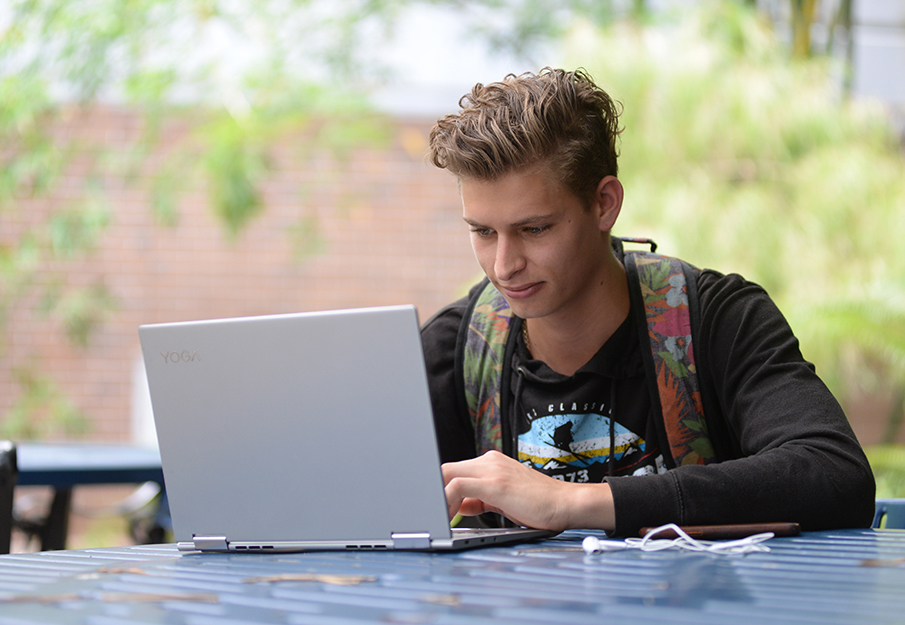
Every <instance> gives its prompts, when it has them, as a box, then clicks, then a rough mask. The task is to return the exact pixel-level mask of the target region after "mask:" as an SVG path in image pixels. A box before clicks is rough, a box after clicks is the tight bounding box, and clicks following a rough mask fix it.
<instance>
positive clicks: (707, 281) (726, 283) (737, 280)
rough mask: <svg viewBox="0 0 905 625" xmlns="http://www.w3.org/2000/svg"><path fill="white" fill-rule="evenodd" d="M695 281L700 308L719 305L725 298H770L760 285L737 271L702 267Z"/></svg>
mask: <svg viewBox="0 0 905 625" xmlns="http://www.w3.org/2000/svg"><path fill="white" fill-rule="evenodd" d="M696 282H697V291H698V298H699V300H700V302H701V308H702V309H704V308H707V307H710V306H716V305H719V304H720V303H723V302H726V301H727V300H734V301H745V300H754V299H758V300H760V299H766V300H769V299H770V298H769V295H767V292H766V291H765V290H764V288H763V287H762V286H760V285H759V284H757V283H755V282H751V281H750V280H748V279H746V278H745V277H743V276H741V275H739V274H737V273H721V272H719V271H716V270H715V269H702V270H701V272H700V273H699V274H698V278H697V281H696Z"/></svg>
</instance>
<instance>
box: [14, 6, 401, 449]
mask: <svg viewBox="0 0 905 625" xmlns="http://www.w3.org/2000/svg"><path fill="white" fill-rule="evenodd" d="M357 4H358V5H360V6H359V7H358V8H359V9H361V10H360V11H359V10H357V9H356V7H351V6H350V7H344V8H343V10H337V9H335V8H334V9H330V8H329V7H327V6H326V3H318V2H309V1H307V0H289V1H288V2H279V3H278V2H266V3H252V4H248V5H245V4H242V3H238V4H237V3H233V2H227V1H225V0H191V1H189V2H185V1H182V0H96V1H92V2H70V1H67V0H13V2H12V3H11V4H10V6H9V8H8V12H9V13H8V15H5V16H4V17H8V18H9V21H8V23H6V24H5V25H4V27H5V28H6V30H5V31H2V32H0V145H2V146H3V147H2V149H0V219H2V218H3V216H4V215H10V214H14V213H15V214H19V215H21V214H25V212H26V211H29V210H32V209H33V208H35V207H37V209H38V210H41V211H43V212H44V214H46V217H45V218H43V219H28V220H22V221H21V222H20V223H28V224H29V225H28V226H27V227H24V226H23V230H22V232H19V233H16V234H15V236H14V238H11V237H10V236H9V235H8V234H7V233H3V234H6V235H7V236H5V237H4V238H2V239H0V279H2V282H0V353H2V352H3V347H4V342H5V341H4V336H3V332H2V331H5V327H6V321H7V319H8V314H9V311H10V310H11V309H12V307H13V306H15V305H17V303H21V302H23V301H34V302H37V306H36V310H38V311H40V312H42V313H43V314H45V315H47V316H50V317H52V318H53V319H54V320H56V321H57V322H58V324H59V327H60V328H61V329H62V331H63V334H64V335H65V336H66V338H67V340H68V341H69V342H70V343H71V344H72V345H73V346H75V347H77V348H86V347H87V346H88V345H89V343H90V341H91V337H92V335H93V334H94V333H95V332H96V331H97V330H98V328H100V327H101V325H102V324H103V322H104V320H105V319H106V317H107V316H108V315H109V314H110V313H111V311H113V310H114V309H115V308H116V306H117V302H116V298H115V295H114V294H113V293H112V292H110V290H109V289H107V288H106V286H105V285H104V281H103V277H102V276H99V277H97V279H96V280H95V281H94V282H93V283H92V284H90V285H88V286H84V285H76V284H71V283H69V282H68V276H67V272H66V268H67V263H71V262H73V261H79V260H83V259H85V258H87V257H89V256H90V255H91V253H92V252H93V251H94V250H95V249H96V248H97V247H98V245H99V244H100V241H101V240H102V237H103V235H104V232H105V231H106V229H107V228H108V227H109V226H110V224H111V223H112V222H113V219H114V218H115V213H114V212H112V211H111V210H109V208H108V206H107V203H106V199H105V198H106V193H107V186H106V185H108V184H110V181H111V180H112V181H115V183H114V184H119V182H120V181H122V180H125V181H127V182H129V183H132V184H136V185H139V186H141V187H144V188H146V189H147V191H148V198H149V206H150V208H151V212H152V215H153V216H154V219H155V221H156V222H157V223H158V224H160V225H161V226H163V227H172V226H175V225H176V224H178V223H179V204H180V198H181V196H182V194H183V193H186V192H188V191H191V190H195V189H198V188H202V189H204V191H205V192H206V193H207V197H208V200H209V205H210V210H211V212H212V213H213V214H214V215H215V216H216V218H217V220H218V221H219V223H221V224H222V225H223V231H224V235H225V236H226V237H227V238H228V239H229V240H232V241H234V240H236V239H238V238H239V237H240V236H241V235H242V232H243V231H244V230H245V229H246V228H247V227H248V225H249V224H250V223H252V221H253V220H254V218H255V217H257V216H258V215H259V214H260V213H261V211H262V210H263V207H264V203H263V200H262V197H261V191H260V188H261V185H262V183H263V182H264V181H265V180H266V178H267V176H268V175H269V172H270V168H271V164H272V161H273V152H274V150H275V149H276V148H277V146H279V148H280V149H286V147H287V145H288V146H290V147H291V146H293V145H296V146H297V147H296V150H295V153H296V154H297V155H299V156H301V157H305V156H313V155H315V154H320V153H322V152H325V151H326V152H330V153H333V154H334V155H336V156H337V157H339V158H342V157H344V156H345V155H347V154H348V153H349V151H350V150H352V149H354V148H355V147H358V146H361V145H363V144H369V143H370V144H374V143H375V142H382V141H384V140H385V139H386V130H385V129H386V125H385V124H382V123H381V122H380V119H379V117H378V116H376V115H374V114H373V113H372V112H371V110H370V108H369V107H368V105H367V103H366V102H365V100H364V99H363V98H362V97H360V96H357V95H352V94H351V93H350V91H351V90H350V89H349V88H347V87H348V86H350V85H352V84H353V83H352V80H353V78H354V77H355V76H356V75H358V74H357V69H358V68H359V67H363V66H364V65H365V63H362V62H361V61H360V59H357V58H356V56H355V55H356V53H357V51H358V48H357V46H356V45H352V44H353V43H354V42H356V41H357V40H358V39H359V37H358V35H359V34H360V33H361V32H362V30H363V29H366V28H367V27H368V24H367V22H368V21H369V20H375V19H376V20H377V21H380V20H383V19H389V17H391V14H392V12H393V9H392V5H393V3H383V2H369V1H363V2H359V3H357ZM325 8H326V9H327V10H326V11H325ZM223 40H228V41H229V44H228V45H226V46H222V45H221V46H220V47H219V49H217V45H218V41H223ZM343 41H344V42H345V43H342V42H343ZM211 50H214V51H215V52H214V53H211ZM312 54H313V55H315V56H316V57H317V58H318V59H319V60H320V61H324V62H323V63H320V65H321V66H322V67H321V74H320V75H319V76H315V75H314V74H315V71H313V70H312V68H311V67H310V64H309V63H307V59H306V55H312ZM341 82H344V83H345V84H343V86H342V87H341V88H340V87H338V86H337V85H338V84H339V83H341ZM98 104H104V105H111V104H112V105H114V106H120V107H127V108H128V109H129V110H130V111H131V112H132V113H133V114H134V115H136V116H138V117H139V118H140V119H139V123H140V124H141V127H142V128H143V129H144V131H143V135H142V136H140V137H139V138H138V139H136V140H135V141H134V142H133V143H132V144H131V145H127V146H122V145H117V146H115V147H109V146H107V145H105V144H103V143H102V139H98V140H97V141H96V142H95V138H93V137H90V136H88V137H86V138H81V139H75V138H74V137H76V136H77V133H76V132H73V129H76V130H77V126H78V121H79V120H80V118H81V116H83V115H85V114H87V113H88V112H90V111H91V110H92V108H93V107H96V106H97V105H98ZM173 127H179V128H183V129H186V130H185V131H183V132H181V133H177V137H178V138H177V139H176V140H175V141H174V140H173V136H174V135H173V132H171V129H172V128H173ZM165 133H169V134H168V135H166V136H167V141H166V142H163V141H161V139H162V137H164V136H165ZM161 152H164V153H165V158H149V157H156V156H158V155H159V154H160V153H161ZM74 158H78V159H79V160H78V170H77V173H76V179H77V180H79V181H80V182H81V183H82V185H83V186H82V189H81V192H80V193H81V195H78V194H76V196H75V197H73V194H72V191H71V187H70V188H69V189H67V191H66V196H67V197H71V198H72V199H71V200H68V203H67V204H65V205H63V206H54V207H53V208H52V209H50V208H49V206H50V204H49V203H48V202H47V201H46V198H48V197H54V198H58V197H59V196H54V195H53V194H54V192H55V191H56V190H57V189H58V184H59V182H60V181H61V180H62V177H63V175H65V174H68V173H72V172H73V171H74V170H73V163H74ZM85 171H87V174H86V173H84V172H85ZM54 202H55V203H58V202H59V200H58V199H55V200H54ZM300 212H301V213H302V214H301V215H300V220H299V222H298V224H297V225H296V227H294V228H292V229H290V231H289V232H287V236H289V237H290V239H291V240H292V241H293V242H294V244H296V245H297V246H298V253H297V257H298V258H299V259H302V258H304V257H305V256H306V255H308V254H310V253H314V252H315V251H316V250H318V249H320V246H321V245H322V242H321V241H320V240H319V237H318V236H317V233H316V225H317V222H316V220H313V219H312V218H311V217H310V216H307V215H305V214H304V212H303V211H300ZM37 367H38V364H37V362H36V361H30V364H29V365H28V366H27V367H20V369H21V371H25V372H28V373H22V374H21V375H19V388H20V394H21V396H20V398H19V399H18V401H17V403H16V404H15V406H14V408H13V410H12V412H11V413H10V414H9V415H6V416H5V418H4V423H5V427H6V429H7V432H8V434H7V435H12V434H16V435H17V436H24V437H32V436H39V435H41V434H42V432H43V433H46V432H51V431H54V432H58V433H59V432H62V433H67V432H70V429H71V428H70V425H69V424H71V423H75V422H77V421H78V419H76V418H75V416H77V411H76V410H75V409H74V408H72V407H71V406H70V405H69V404H67V403H66V401H65V400H64V398H62V397H61V396H60V395H59V392H58V391H57V389H56V388H55V387H54V386H53V383H52V382H51V381H49V380H44V379H42V378H40V377H39V376H37V375H34V374H32V373H30V372H31V371H33V370H36V368H37ZM29 415H33V416H34V417H35V419H37V420H36V421H35V423H36V424H37V423H38V422H41V423H43V425H41V426H38V425H34V428H38V429H33V428H32V426H31V425H29V423H30V421H29V418H30V417H29ZM54 423H55V424H56V425H52V424H54ZM55 427H56V428H57V430H54V428H55Z"/></svg>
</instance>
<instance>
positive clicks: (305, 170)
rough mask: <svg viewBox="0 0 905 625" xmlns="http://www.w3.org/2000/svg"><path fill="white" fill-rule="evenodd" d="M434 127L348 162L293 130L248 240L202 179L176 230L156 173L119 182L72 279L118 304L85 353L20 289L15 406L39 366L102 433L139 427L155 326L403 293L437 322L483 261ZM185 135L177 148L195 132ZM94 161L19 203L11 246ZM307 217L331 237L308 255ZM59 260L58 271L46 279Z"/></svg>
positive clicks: (415, 129) (2, 388)
mask: <svg viewBox="0 0 905 625" xmlns="http://www.w3.org/2000/svg"><path fill="white" fill-rule="evenodd" d="M430 125H431V122H430V121H419V120H407V121H399V122H393V124H392V129H391V135H392V136H393V137H394V139H393V141H392V142H391V143H390V144H389V145H388V146H387V147H386V148H385V149H381V150H379V151H378V150H364V151H360V152H357V153H355V154H353V155H351V157H350V158H349V159H348V161H346V162H342V161H339V160H337V159H334V158H331V157H329V156H327V155H319V156H314V157H310V158H305V157H302V156H300V154H299V151H298V150H295V149H294V147H295V146H293V145H292V141H288V142H287V145H286V146H284V147H283V148H282V149H281V150H280V151H279V152H278V153H276V154H275V155H274V157H275V158H274V160H273V162H272V170H271V172H270V174H269V175H268V177H267V179H266V181H265V183H264V185H263V189H262V190H263V197H264V200H265V203H266V210H265V211H264V212H263V213H262V214H261V215H260V216H259V217H258V218H256V219H254V220H253V221H252V222H251V223H250V225H249V226H248V227H247V228H246V230H244V231H243V232H242V234H241V235H240V236H239V237H238V239H237V240H235V241H231V240H230V239H229V238H228V237H227V236H225V235H224V229H223V228H222V226H221V224H220V223H219V222H218V221H217V219H216V218H215V217H214V216H213V215H212V214H211V212H210V210H209V208H208V202H207V197H206V195H205V193H204V189H203V188H198V189H195V190H189V191H188V192H187V193H186V194H184V195H183V196H182V197H181V199H180V201H179V206H178V208H179V213H180V218H179V221H178V225H176V226H175V227H163V226H160V225H157V223H156V222H155V220H154V218H153V216H152V211H151V209H150V204H149V194H148V192H147V187H148V186H149V185H148V181H147V180H142V179H141V178H140V177H139V179H138V180H131V181H130V180H127V179H126V178H124V177H123V178H116V177H110V176H107V177H106V178H104V180H103V185H104V187H105V188H106V189H107V198H108V201H109V207H110V211H111V217H112V220H111V222H110V224H109V226H108V227H107V229H106V231H105V234H104V236H103V239H102V241H101V243H100V245H99V247H98V249H97V250H96V252H95V253H93V254H92V255H90V256H89V257H87V258H85V259H84V260H80V261H76V262H71V263H69V264H67V265H65V269H66V273H65V275H66V279H67V281H68V283H69V284H70V285H74V286H75V285H83V286H84V285H91V284H95V283H99V282H100V283H103V284H104V285H106V287H107V289H108V290H109V291H110V293H111V294H112V295H113V297H114V298H115V302H116V310H115V311H114V312H113V313H112V314H111V315H110V317H109V318H108V319H107V321H106V322H105V323H104V324H103V327H102V328H101V329H100V331H99V332H98V333H97V334H96V336H94V337H93V339H92V340H91V342H90V344H89V346H88V347H87V348H86V349H82V348H78V347H74V346H72V345H70V344H68V343H67V341H66V340H65V336H64V332H63V330H62V328H61V327H59V326H58V322H57V321H55V320H54V319H51V318H46V317H42V316H41V315H39V314H36V312H35V311H36V309H37V307H38V301H37V295H36V294H34V293H33V294H32V295H30V296H29V297H28V298H26V299H24V300H22V301H20V302H19V304H18V305H17V306H16V307H14V308H13V310H12V311H11V314H10V317H9V319H8V322H7V326H6V345H5V351H4V352H3V353H2V354H0V415H2V414H5V413H6V412H7V410H8V409H9V407H10V406H11V404H12V402H13V401H14V400H15V398H16V397H17V396H18V394H19V388H18V386H17V384H16V382H15V379H14V377H15V376H14V374H13V371H14V370H15V369H16V368H17V367H21V366H23V365H25V364H28V363H31V362H34V363H35V364H36V365H37V366H38V367H39V369H40V371H41V372H42V374H43V375H46V376H49V377H51V378H52V379H53V380H55V382H56V384H57V386H58V388H59V390H60V391H61V393H62V394H64V395H66V396H68V397H70V398H71V399H72V400H73V402H74V403H75V404H76V406H77V407H78V408H79V409H81V410H82V411H84V412H85V413H86V414H88V415H90V417H91V426H92V427H91V431H90V433H89V436H90V437H91V438H95V439H100V440H129V439H130V438H133V429H134V426H133V424H132V420H133V417H132V415H133V412H135V411H136V410H138V411H139V412H141V408H140V407H138V408H136V406H135V403H136V399H135V398H136V397H139V398H140V397H141V392H140V391H141V390H142V389H140V388H139V389H138V391H139V392H136V388H135V387H136V384H137V383H139V384H140V383H141V382H143V381H142V379H141V376H140V375H136V371H135V369H136V363H137V362H138V361H139V357H140V347H139V343H138V335H137V328H138V326H139V325H140V324H143V323H158V322H166V321H181V320H192V319H203V318H215V317H232V316H244V315H261V314H272V313H287V312H296V311H307V310H323V309H333V308H349V307H359V306H376V305H390V304H404V303H411V304H415V305H416V306H417V307H418V310H419V314H420V316H421V318H422V320H426V319H427V318H428V317H429V316H430V315H432V314H433V313H434V312H435V311H437V310H438V309H439V308H440V307H441V306H442V305H444V304H445V303H448V302H450V301H452V300H453V299H455V298H456V297H457V296H458V295H459V294H461V293H462V292H463V289H465V288H467V286H468V284H469V283H470V282H472V281H473V280H474V278H475V277H476V276H478V274H479V272H480V268H479V267H478V265H477V263H476V262H475V260H474V257H473V255H472V252H471V248H470V244H469V241H468V236H467V228H466V226H465V225H464V223H463V222H462V220H461V207H460V205H459V198H458V190H457V187H456V183H455V180H454V179H453V178H452V177H451V176H450V175H449V174H447V173H446V172H442V171H439V170H437V169H436V168H434V167H433V166H431V165H429V164H427V163H425V161H424V158H423V155H424V151H425V147H426V140H427V133H428V131H429V129H430ZM62 131H63V132H65V133H79V134H81V135H83V136H86V137H87V136H93V137H101V138H103V143H104V144H105V146H106V147H107V148H108V149H114V150H115V149H118V148H121V149H122V150H125V149H127V148H128V147H129V146H130V145H132V144H133V142H134V141H135V140H136V139H137V137H138V136H139V133H140V128H139V127H138V125H137V120H136V118H135V117H134V116H131V115H129V114H127V113H125V112H122V111H118V110H115V109H106V110H98V111H95V112H94V113H93V114H91V115H89V116H87V117H84V118H81V117H80V118H79V119H77V120H73V121H72V124H71V125H70V126H69V127H67V128H64V129H62ZM171 132H172V133H174V136H172V137H169V138H168V139H167V140H165V141H164V144H165V145H166V144H167V142H168V141H175V140H178V139H179V136H178V135H179V133H180V132H184V130H180V129H178V128H177V129H173V130H172V131H171ZM114 153H115V152H114ZM159 158H166V153H165V149H164V150H163V153H162V154H161V155H159ZM85 167H87V165H84V164H83V165H81V166H80V165H79V164H78V163H76V165H75V166H74V168H73V169H72V170H71V171H69V172H68V174H67V176H66V177H65V178H64V180H63V183H62V185H61V187H60V189H59V191H58V192H57V193H55V194H54V195H53V197H51V198H49V199H44V200H40V201H33V202H31V203H28V204H24V205H23V206H22V208H21V210H19V211H18V212H17V213H15V214H8V213H7V214H4V215H3V216H2V219H3V228H2V232H0V245H2V244H4V243H5V244H10V243H11V242H12V241H13V240H14V239H15V237H17V236H18V235H19V234H21V232H23V231H24V229H25V228H26V227H27V226H28V225H29V224H34V223H38V222H40V221H41V220H42V219H43V218H44V217H46V215H48V214H49V213H50V212H51V211H55V210H59V209H60V208H61V207H64V206H65V205H66V202H67V198H77V197H80V196H81V195H82V194H84V193H85V190H86V189H85V187H86V185H87V184H89V183H88V182H87V181H86V178H85V177H84V176H83V174H84V173H85V171H81V169H84V168H85ZM303 217H304V218H308V219H309V220H311V219H313V220H314V221H315V222H316V224H317V227H318V234H319V237H320V239H321V243H320V245H319V250H320V251H318V252H317V253H315V254H313V255H310V256H308V257H306V258H303V259H299V258H298V255H297V254H296V251H295V249H294V247H293V244H292V242H291V238H290V235H289V234H288V232H289V231H291V227H292V226H293V224H296V223H297V222H298V221H299V219H300V218H303ZM60 268H63V266H62V265H61V266H60V267H56V268H54V267H46V268H45V269H46V271H45V272H44V273H43V275H45V276H46V280H48V281H49V280H52V279H53V275H54V273H55V271H54V270H55V269H60ZM36 292H37V291H35V293H36ZM142 427H143V426H141V425H139V426H138V429H139V430H141V429H142Z"/></svg>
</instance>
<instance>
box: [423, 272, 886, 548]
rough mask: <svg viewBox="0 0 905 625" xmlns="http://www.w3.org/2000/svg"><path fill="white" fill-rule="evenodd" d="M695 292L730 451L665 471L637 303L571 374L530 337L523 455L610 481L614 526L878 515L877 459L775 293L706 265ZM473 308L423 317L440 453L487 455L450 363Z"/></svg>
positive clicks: (712, 409)
mask: <svg viewBox="0 0 905 625" xmlns="http://www.w3.org/2000/svg"><path fill="white" fill-rule="evenodd" d="M698 296H699V300H700V310H701V330H700V333H699V335H696V336H695V337H694V349H695V361H696V365H697V367H698V377H699V381H700V384H701V393H702V396H703V401H704V411H705V415H706V418H707V423H708V427H709V436H710V440H711V442H712V443H713V446H714V448H715V450H716V454H717V458H719V459H720V462H719V463H716V464H710V465H706V466H705V465H690V466H682V467H678V468H676V469H673V470H670V471H666V470H665V468H664V466H663V463H662V459H661V458H660V451H659V450H660V449H661V448H664V447H665V446H666V444H665V441H664V442H661V441H659V440H657V434H656V432H657V428H656V427H655V422H654V421H653V419H655V418H660V417H659V415H653V414H652V411H651V403H650V400H649V396H648V391H647V386H646V382H645V371H644V367H643V365H642V363H641V357H640V351H639V341H638V339H637V336H638V332H637V331H636V330H635V327H634V322H633V319H634V318H635V314H634V312H632V313H630V314H629V316H628V318H627V319H626V321H625V322H624V323H623V324H622V326H621V327H620V328H619V329H618V330H617V331H616V332H615V333H614V334H613V336H612V337H611V338H610V339H609V340H608V341H607V342H606V343H605V344H604V345H603V347H602V348H601V349H600V351H599V352H598V353H597V354H596V355H595V356H594V357H593V358H592V359H591V361H589V362H588V364H586V365H585V366H584V367H582V368H581V369H579V371H577V372H576V373H575V374H574V375H573V376H568V377H567V376H562V375H559V374H557V373H555V372H554V371H552V370H550V369H549V368H548V367H546V365H544V364H543V363H542V362H540V361H536V360H531V358H530V354H529V353H528V351H527V349H526V348H525V346H524V343H523V341H522V339H521V338H519V347H518V349H517V350H516V353H515V355H514V356H513V363H512V365H513V366H512V372H513V373H512V375H513V379H512V384H511V385H510V389H512V391H511V392H512V395H513V397H511V398H510V400H509V401H508V402H506V403H507V405H508V406H509V411H508V416H509V419H510V428H509V429H510V431H512V432H514V433H516V436H517V437H518V440H517V441H514V443H515V445H516V447H515V448H516V449H518V450H519V453H517V454H514V455H516V457H519V459H520V460H521V461H522V462H525V463H526V464H530V465H532V466H534V467H535V468H537V469H538V470H542V471H544V472H545V473H548V474H550V475H551V476H553V477H557V478H558V479H565V480H569V481H601V480H603V479H606V480H607V481H608V482H609V484H610V487H611V489H612V493H613V499H614V504H615V512H616V530H615V532H614V534H615V535H620V536H626V535H634V534H636V533H637V532H638V529H639V528H641V527H646V526H656V525H661V524H663V523H678V524H683V525H701V524H715V523H743V522H760V521H793V522H798V523H800V524H801V527H802V529H803V530H818V529H829V528H841V527H866V526H869V525H870V523H871V520H872V518H873V510H874V495H875V486H874V479H873V475H872V473H871V470H870V466H869V465H868V462H867V458H866V457H865V456H864V453H863V451H862V450H861V447H860V445H859V444H858V441H857V439H856V437H855V435H854V433H853V432H852V429H851V427H850V425H849V423H848V420H847V419H846V417H845V414H844V413H843V411H842V408H841V407H840V406H839V403H838V402H837V401H836V400H835V398H834V397H833V395H832V394H831V393H830V391H829V390H828V389H827V388H826V386H825V385H824V384H823V382H822V381H821V380H820V379H819V378H818V377H817V375H816V373H815V371H814V367H813V365H811V364H810V363H808V362H807V361H805V360H804V358H803V357H802V355H801V352H800V350H799V347H798V340H797V339H796V338H795V336H794V335H793V334H792V330H791V328H790V327H789V325H788V323H787V322H786V320H785V318H784V317H783V316H782V314H781V313H780V312H779V310H778V309H777V307H776V306H775V304H774V303H773V302H772V300H771V299H770V298H769V296H768V295H767V293H766V292H765V291H764V290H763V289H762V288H761V287H759V286H758V285H756V284H753V283H751V282H748V281H746V280H744V279H743V278H741V277H740V276H738V275H722V274H720V273H717V272H715V271H712V270H704V271H703V272H701V274H700V276H699V278H698ZM466 306H467V298H463V299H461V300H459V301H457V302H455V303H453V304H451V305H449V306H447V307H446V308H444V309H442V310H441V311H440V312H438V313H437V314H436V315H435V316H434V317H433V318H431V319H430V320H429V321H428V322H427V323H426V324H425V325H424V328H423V329H422V339H423V342H424V353H425V359H426V364H427V370H428V378H429V384H430V392H431V398H432V402H433V409H434V419H435V421H436V425H437V437H438V443H439V446H440V455H441V460H442V461H443V462H452V461H456V460H464V459H467V458H472V457H474V456H475V455H476V450H475V441H474V431H473V428H472V425H471V421H470V418H469V416H468V414H467V411H466V410H463V409H462V406H463V405H464V403H463V402H462V401H460V400H459V398H457V397H456V385H455V372H454V369H453V367H454V357H455V353H454V352H455V346H456V337H457V334H458V331H459V325H460V323H461V321H462V316H463V314H464V313H465V309H466ZM515 323H516V324H517V325H515V326H513V329H514V330H516V331H517V330H518V328H519V327H520V321H519V320H516V321H515ZM611 410H612V417H613V418H612V419H610V411H611ZM577 433H581V434H577ZM545 448H553V449H554V451H555V450H559V452H555V453H553V454H552V455H554V456H555V455H557V453H559V454H560V456H562V454H566V453H568V455H567V456H564V457H568V459H569V460H570V462H568V463H563V462H561V461H559V460H553V459H551V458H548V456H550V455H551V454H550V453H549V452H550V450H549V449H547V451H546V453H545V452H544V449H545ZM569 452H570V453H569Z"/></svg>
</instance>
